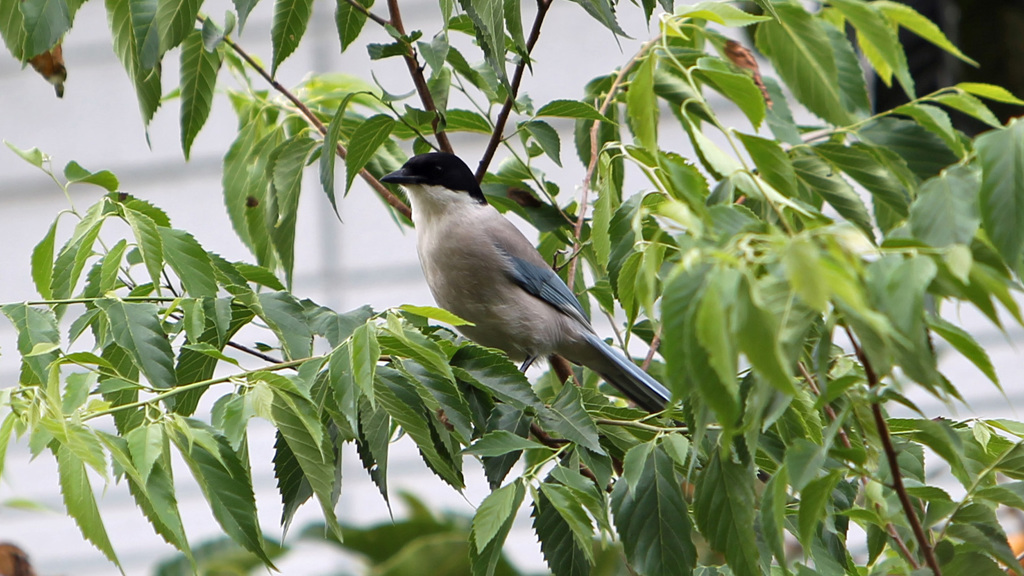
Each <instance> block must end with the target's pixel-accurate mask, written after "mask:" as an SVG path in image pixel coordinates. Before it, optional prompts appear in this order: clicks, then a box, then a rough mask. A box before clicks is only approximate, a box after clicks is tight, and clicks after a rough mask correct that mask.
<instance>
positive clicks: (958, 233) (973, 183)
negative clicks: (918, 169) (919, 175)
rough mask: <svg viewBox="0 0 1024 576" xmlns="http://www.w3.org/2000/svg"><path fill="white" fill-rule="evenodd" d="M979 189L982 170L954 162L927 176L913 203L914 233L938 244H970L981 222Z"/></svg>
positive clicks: (911, 221) (911, 213)
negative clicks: (952, 165) (954, 164)
mask: <svg viewBox="0 0 1024 576" xmlns="http://www.w3.org/2000/svg"><path fill="white" fill-rule="evenodd" d="M980 189H981V178H980V174H979V171H978V170H977V169H972V168H968V167H965V166H954V167H953V168H950V169H949V170H946V171H944V172H943V173H942V174H940V175H938V176H936V177H934V178H931V179H929V180H927V181H926V182H925V183H924V184H922V185H921V188H920V189H919V190H918V192H917V199H916V200H915V201H914V203H913V204H912V205H911V206H910V229H911V231H912V232H913V234H914V236H915V237H916V238H918V239H920V240H922V241H923V242H926V243H928V244H930V245H932V246H935V247H936V248H944V247H947V246H949V245H951V244H966V245H969V244H970V243H971V241H972V240H974V235H975V233H976V232H977V230H978V225H979V224H980V223H981V216H980V215H979V214H978V193H979V191H980Z"/></svg>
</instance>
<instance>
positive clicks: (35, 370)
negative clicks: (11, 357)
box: [0, 304, 60, 384]
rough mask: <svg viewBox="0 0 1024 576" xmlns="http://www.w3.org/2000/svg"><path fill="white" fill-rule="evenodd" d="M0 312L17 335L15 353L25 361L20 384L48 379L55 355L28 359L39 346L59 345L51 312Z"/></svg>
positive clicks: (10, 307)
mask: <svg viewBox="0 0 1024 576" xmlns="http://www.w3.org/2000/svg"><path fill="white" fill-rule="evenodd" d="M0 312H3V313H4V315H5V316H7V318H8V319H9V320H10V321H11V324H13V325H14V328H15V329H16V330H17V331H18V353H20V354H21V355H22V356H23V357H24V358H23V361H24V365H23V367H22V375H21V383H22V384H42V383H43V382H46V380H47V376H48V375H49V373H50V372H49V366H50V363H51V362H53V361H54V360H56V359H57V352H56V351H52V352H48V353H46V354H42V355H37V356H29V354H31V352H32V350H34V349H35V348H36V346H38V345H40V344H44V345H58V346H59V345H60V332H59V331H58V328H57V317H56V316H55V315H54V313H53V312H52V311H51V310H43V309H40V308H34V307H32V306H27V305H25V304H4V305H3V306H0Z"/></svg>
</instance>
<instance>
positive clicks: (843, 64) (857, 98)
mask: <svg viewBox="0 0 1024 576" xmlns="http://www.w3.org/2000/svg"><path fill="white" fill-rule="evenodd" d="M824 28H825V33H826V34H828V40H829V43H831V45H832V50H833V51H834V53H835V57H836V71H837V72H838V73H839V99H840V101H842V103H843V107H844V108H845V109H846V111H847V112H849V113H851V114H853V115H855V116H856V117H857V118H863V117H865V116H867V115H868V114H869V113H870V112H871V99H870V98H869V96H868V86H867V81H866V79H865V78H864V69H863V68H862V67H861V62H860V55H859V54H857V52H856V51H855V50H854V48H853V45H852V44H850V38H848V37H847V35H846V34H845V33H844V32H842V31H840V30H839V29H837V28H836V27H834V26H827V25H826V26H825V27H824Z"/></svg>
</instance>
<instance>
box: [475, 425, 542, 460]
mask: <svg viewBox="0 0 1024 576" xmlns="http://www.w3.org/2000/svg"><path fill="white" fill-rule="evenodd" d="M538 448H539V449H547V447H546V446H544V445H543V444H540V443H538V442H534V441H533V440H530V439H528V438H523V437H520V436H517V435H516V434H513V433H511V432H509V431H507V430H493V431H491V432H488V433H486V434H484V435H483V436H482V437H481V438H480V439H479V440H477V441H476V442H474V443H473V445H472V446H469V447H468V448H466V449H465V450H464V452H465V453H466V454H475V455H477V456H502V455H504V454H508V453H509V452H517V451H520V450H535V449H538Z"/></svg>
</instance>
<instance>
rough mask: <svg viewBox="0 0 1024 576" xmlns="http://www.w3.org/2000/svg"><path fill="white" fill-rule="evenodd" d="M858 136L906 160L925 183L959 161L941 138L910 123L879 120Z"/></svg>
mask: <svg viewBox="0 0 1024 576" xmlns="http://www.w3.org/2000/svg"><path fill="white" fill-rule="evenodd" d="M857 136H858V137H859V138H860V139H861V140H862V141H863V142H864V143H866V144H871V145H873V146H875V147H877V148H881V149H886V150H887V151H888V152H893V153H896V154H897V155H899V156H900V157H902V158H903V159H904V160H906V162H907V167H909V168H910V170H911V171H912V172H913V173H914V174H916V175H917V177H918V178H920V179H922V180H927V179H928V178H931V177H932V176H935V175H936V174H938V173H939V172H941V171H942V169H943V168H945V167H947V166H949V165H950V164H953V163H954V162H957V161H958V160H959V158H958V157H957V156H956V154H953V151H952V150H950V149H949V147H948V146H946V144H945V143H944V142H943V141H942V139H941V138H939V137H938V136H936V135H935V134H933V133H931V132H929V131H928V130H925V129H924V128H922V127H921V126H919V125H918V124H917V123H916V122H912V121H910V120H904V119H900V118H890V117H885V118H878V119H875V120H872V121H871V122H869V123H868V124H866V125H864V127H862V128H860V129H859V130H858V131H857Z"/></svg>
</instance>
